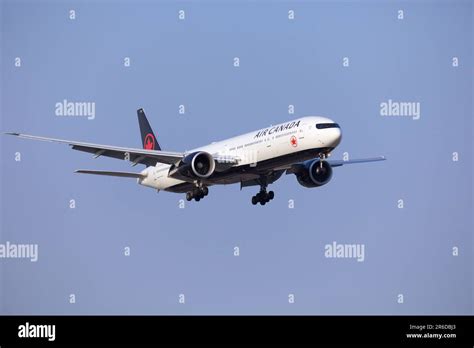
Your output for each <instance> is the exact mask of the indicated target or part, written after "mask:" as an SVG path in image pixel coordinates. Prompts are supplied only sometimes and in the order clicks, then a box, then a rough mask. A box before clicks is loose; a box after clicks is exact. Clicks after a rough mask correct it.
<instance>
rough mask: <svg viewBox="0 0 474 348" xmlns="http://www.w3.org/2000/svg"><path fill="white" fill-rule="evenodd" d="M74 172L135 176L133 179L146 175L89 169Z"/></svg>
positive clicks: (124, 176)
mask: <svg viewBox="0 0 474 348" xmlns="http://www.w3.org/2000/svg"><path fill="white" fill-rule="evenodd" d="M74 173H79V174H94V175H106V176H117V177H119V178H135V179H143V178H144V177H146V175H144V174H141V173H131V172H111V171H106V170H89V169H78V170H76V171H75V172H74Z"/></svg>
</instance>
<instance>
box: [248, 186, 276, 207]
mask: <svg viewBox="0 0 474 348" xmlns="http://www.w3.org/2000/svg"><path fill="white" fill-rule="evenodd" d="M274 197H275V192H273V191H270V192H267V186H266V185H262V186H260V192H259V193H257V194H256V195H255V196H253V197H252V204H253V205H256V204H257V203H260V204H261V205H265V204H267V203H268V202H270V201H271V200H272V199H273V198H274Z"/></svg>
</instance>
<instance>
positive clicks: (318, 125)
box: [316, 123, 339, 129]
mask: <svg viewBox="0 0 474 348" xmlns="http://www.w3.org/2000/svg"><path fill="white" fill-rule="evenodd" d="M316 128H317V129H326V128H339V125H338V124H337V123H316Z"/></svg>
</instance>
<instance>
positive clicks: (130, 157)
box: [6, 133, 239, 166]
mask: <svg viewBox="0 0 474 348" xmlns="http://www.w3.org/2000/svg"><path fill="white" fill-rule="evenodd" d="M6 134H9V135H14V136H17V137H20V138H23V139H31V140H40V141H49V142H54V143H62V144H68V145H69V146H71V147H72V149H74V150H78V151H83V152H89V153H92V154H94V158H97V157H100V156H105V157H113V158H117V159H121V160H126V161H130V162H133V165H136V164H139V163H140V164H145V165H147V166H154V165H156V163H157V162H159V163H166V164H177V163H178V162H179V161H181V160H182V159H183V158H184V156H186V155H187V153H185V152H170V151H161V150H146V149H136V148H130V147H119V146H111V145H100V144H91V143H83V142H79V141H73V140H63V139H55V138H46V137H39V136H36V135H28V134H21V133H6ZM213 157H214V160H215V161H217V162H218V163H222V164H225V165H234V164H237V163H238V161H239V158H238V157H235V156H221V155H219V154H214V155H213Z"/></svg>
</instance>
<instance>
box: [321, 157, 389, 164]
mask: <svg viewBox="0 0 474 348" xmlns="http://www.w3.org/2000/svg"><path fill="white" fill-rule="evenodd" d="M377 161H385V156H378V157H370V158H359V159H353V160H347V161H344V160H327V162H328V163H329V164H330V165H331V167H340V166H343V165H345V164H353V163H367V162H377Z"/></svg>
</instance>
